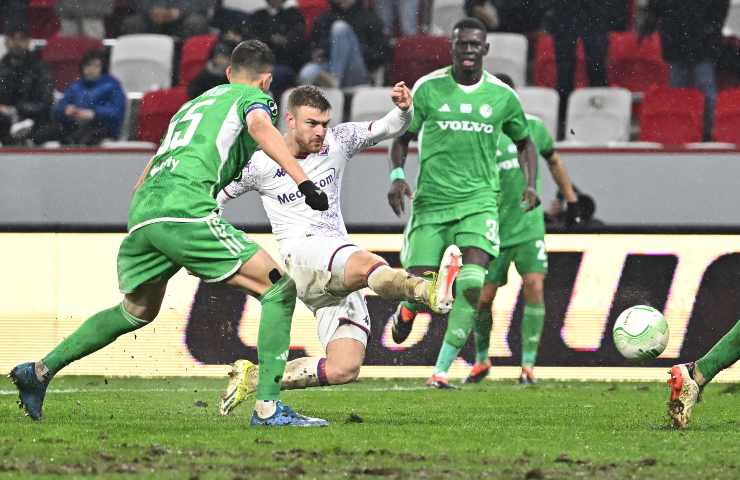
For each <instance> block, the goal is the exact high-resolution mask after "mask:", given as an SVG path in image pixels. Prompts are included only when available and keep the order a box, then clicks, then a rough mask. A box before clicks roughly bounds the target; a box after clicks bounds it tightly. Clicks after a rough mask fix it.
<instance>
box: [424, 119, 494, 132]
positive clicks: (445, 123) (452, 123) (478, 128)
mask: <svg viewBox="0 0 740 480" xmlns="http://www.w3.org/2000/svg"><path fill="white" fill-rule="evenodd" d="M437 125H438V126H439V128H441V129H442V130H452V131H454V132H458V131H462V132H475V133H480V132H483V133H487V134H489V135H490V134H492V133H493V130H494V128H493V125H490V124H488V123H479V122H472V121H468V120H462V121H458V120H437Z"/></svg>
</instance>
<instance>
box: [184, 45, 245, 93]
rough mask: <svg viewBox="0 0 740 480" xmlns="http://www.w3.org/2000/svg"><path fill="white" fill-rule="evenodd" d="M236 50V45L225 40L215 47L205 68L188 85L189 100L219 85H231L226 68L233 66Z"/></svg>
mask: <svg viewBox="0 0 740 480" xmlns="http://www.w3.org/2000/svg"><path fill="white" fill-rule="evenodd" d="M234 48H236V44H235V43H233V42H229V41H224V40H222V41H220V42H218V43H217V44H216V45H214V46H213V49H212V50H211V56H210V58H209V59H208V62H206V65H205V67H203V70H201V71H200V73H199V74H198V75H196V76H195V78H193V79H192V80H191V81H190V83H189V84H188V98H190V99H193V98H195V97H197V96H199V95H201V94H202V93H203V92H205V91H207V90H210V89H212V88H213V87H215V86H217V85H221V84H223V83H229V79H228V78H226V67H228V66H229V64H231V52H232V51H233V50H234Z"/></svg>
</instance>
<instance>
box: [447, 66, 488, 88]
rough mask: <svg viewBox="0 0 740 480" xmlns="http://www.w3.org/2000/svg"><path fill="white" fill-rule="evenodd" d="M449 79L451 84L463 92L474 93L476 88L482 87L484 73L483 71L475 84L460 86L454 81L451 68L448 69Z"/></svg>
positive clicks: (484, 79) (484, 78)
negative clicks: (453, 83)
mask: <svg viewBox="0 0 740 480" xmlns="http://www.w3.org/2000/svg"><path fill="white" fill-rule="evenodd" d="M450 78H451V79H452V81H453V82H455V85H457V87H458V88H459V89H460V90H462V91H463V92H465V93H473V92H474V91H476V90H478V87H480V86H481V85H483V82H485V81H486V72H485V70H484V71H483V74H482V75H481V76H480V80H478V82H477V83H474V84H473V85H462V84H460V83H457V81H456V80H455V77H454V76H453V75H452V67H450Z"/></svg>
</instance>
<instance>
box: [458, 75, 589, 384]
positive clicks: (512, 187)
mask: <svg viewBox="0 0 740 480" xmlns="http://www.w3.org/2000/svg"><path fill="white" fill-rule="evenodd" d="M496 77H497V78H498V79H499V80H501V81H502V82H504V83H506V84H507V85H508V86H510V87H511V88H512V89H513V88H515V87H514V82H513V81H512V79H511V77H509V76H508V75H506V74H496ZM526 117H527V123H528V124H529V134H530V135H531V137H532V141H533V142H534V144H535V146H536V147H537V152H538V153H539V154H540V155H541V156H542V158H544V159H545V160H546V161H547V166H548V168H549V170H550V174H551V175H552V178H553V180H555V183H556V184H557V186H558V188H559V189H560V191H561V192H563V196H564V197H565V200H566V201H567V202H568V209H567V211H566V215H567V224H568V225H569V226H572V225H574V224H577V223H580V214H579V210H578V197H577V196H576V192H575V191H574V190H573V185H572V184H571V181H570V177H569V176H568V172H567V171H566V169H565V165H564V164H563V162H562V161H561V159H560V156H559V155H558V153H557V152H556V151H555V142H554V140H553V138H552V136H550V133H549V132H548V131H547V128H545V125H544V124H543V123H542V120H540V119H539V118H537V117H535V116H533V115H527V116H526ZM496 163H497V165H498V168H499V178H500V180H501V194H500V196H499V202H500V207H499V216H500V222H501V223H500V225H499V234H500V236H501V253H500V254H499V256H498V257H496V258H495V259H494V260H493V261H492V262H491V264H490V265H489V266H488V273H487V274H486V282H485V285H484V286H483V291H482V292H481V295H480V302H479V306H478V319H477V321H476V323H475V328H474V332H475V335H474V337H475V352H476V353H475V364H474V365H473V368H472V370H471V371H470V374H469V375H468V377H467V378H466V379H465V383H478V382H480V381H481V380H483V379H484V378H485V377H486V376H488V373H489V372H490V370H491V361H490V359H489V357H488V347H489V345H490V340H491V328H492V326H493V319H492V317H491V306H492V304H493V300H494V299H495V298H496V292H497V291H498V288H499V287H501V286H504V285H506V282H507V276H508V272H509V266H510V265H511V263H512V262H513V263H514V265H515V266H516V269H517V272H519V274H520V275H521V276H522V281H523V284H524V292H523V296H524V316H523V318H522V329H521V333H522V357H521V366H522V370H521V373H520V375H519V383H521V384H523V385H529V384H532V383H535V382H536V380H535V377H534V364H535V362H536V360H537V349H538V348H539V345H540V337H541V335H542V327H543V325H544V323H545V295H544V281H545V275H546V274H547V252H546V250H545V214H544V211H543V208H542V206H539V207H537V208H535V209H534V210H530V211H529V212H526V213H525V212H524V210H522V207H521V199H520V196H521V191H522V189H523V188H524V187H525V185H526V184H525V180H524V175H522V172H521V169H520V168H519V162H518V161H517V149H516V145H514V142H512V141H511V139H510V138H509V137H507V136H506V135H501V136H500V137H499V141H498V149H497V151H496ZM539 189H540V179H539V172H538V173H537V193H538V195H539V193H540V192H539Z"/></svg>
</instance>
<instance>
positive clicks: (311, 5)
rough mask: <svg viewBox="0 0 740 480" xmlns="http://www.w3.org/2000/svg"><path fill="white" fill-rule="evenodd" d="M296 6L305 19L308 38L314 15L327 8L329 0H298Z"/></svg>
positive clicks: (316, 15)
mask: <svg viewBox="0 0 740 480" xmlns="http://www.w3.org/2000/svg"><path fill="white" fill-rule="evenodd" d="M298 8H299V9H300V10H301V13H302V14H303V18H305V19H306V38H308V37H309V36H310V35H311V27H312V26H313V21H314V20H315V19H316V17H318V16H319V15H321V14H322V13H324V12H326V11H327V10H329V0H298Z"/></svg>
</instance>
